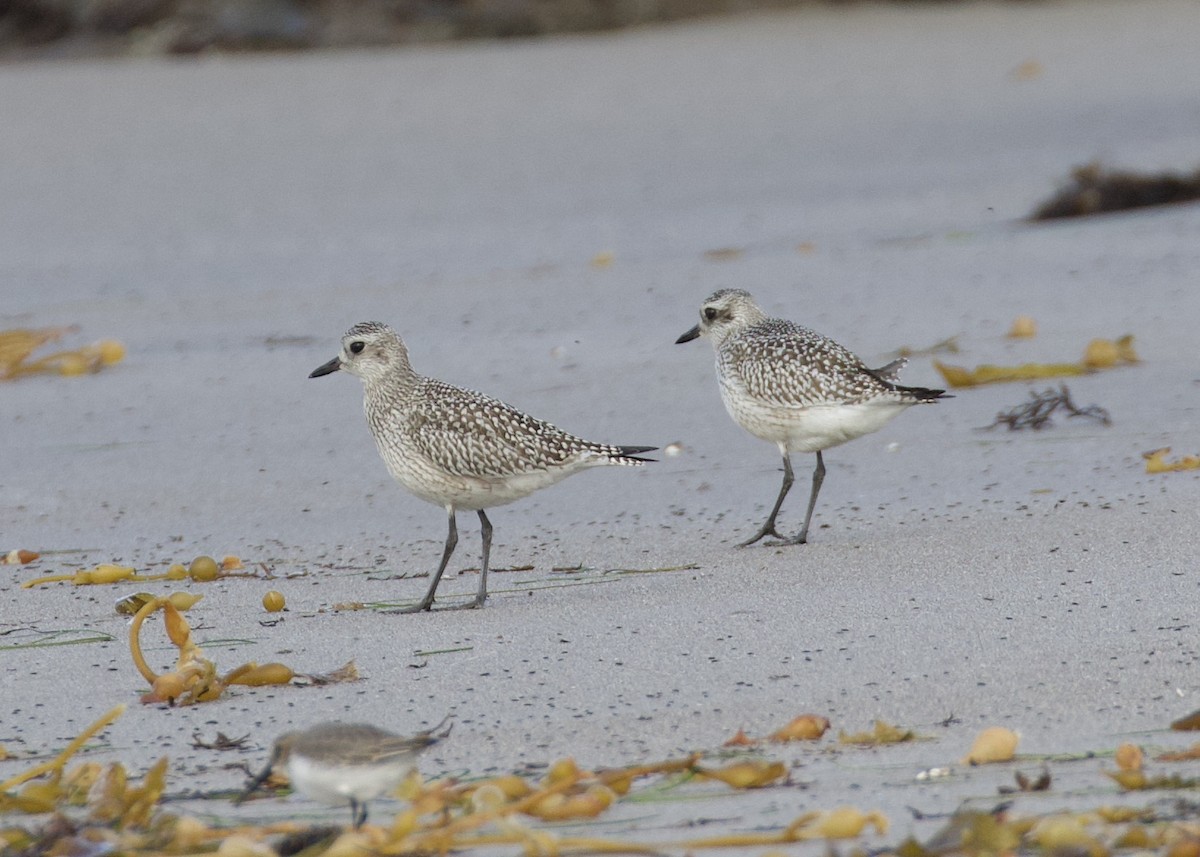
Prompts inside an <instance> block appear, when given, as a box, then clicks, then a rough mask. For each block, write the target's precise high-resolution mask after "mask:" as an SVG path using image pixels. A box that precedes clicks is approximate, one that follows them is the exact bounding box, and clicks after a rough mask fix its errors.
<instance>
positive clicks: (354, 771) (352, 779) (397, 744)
mask: <svg viewBox="0 0 1200 857" xmlns="http://www.w3.org/2000/svg"><path fill="white" fill-rule="evenodd" d="M442 722H443V723H444V722H445V721H442ZM440 728H441V724H440V723H439V724H438V725H437V726H435V727H433V729H429V730H427V731H425V732H418V733H417V734H416V735H414V736H412V737H411V738H406V737H404V736H401V735H397V734H395V733H394V732H388V731H387V730H386V729H380V728H379V727H378V726H372V725H371V724H369V723H321V724H318V725H316V726H313V727H311V728H309V729H305V730H303V731H302V732H287V733H284V734H283V735H280V736H279V738H277V739H276V741H275V746H274V747H273V748H272V750H271V759H270V761H268V762H267V765H266V767H265V768H263V769H262V771H261V772H260V773H259V774H258V775H257V776H256V777H255V778H254V779H253V780H251V782H250V784H249V785H248V786H246V789H245V791H243V792H242V794H241V795H240V796H239V797H238V799H237V802H238V803H241V802H242V801H243V800H245V799H246V798H247V797H249V796H250V795H251V793H253V792H254V790H255V789H257V788H258V787H259V786H260V785H262V783H263V782H264V781H265V780H266V779H267V777H269V776H270V775H271V771H272V770H274V768H275V767H276V766H277V765H284V766H286V768H287V775H288V779H289V780H290V781H291V784H292V788H294V789H295V790H296V791H298V792H300V794H302V795H304V796H305V797H307V798H309V799H311V800H315V801H317V802H318V803H324V804H328V805H329V806H347V805H349V807H350V812H351V813H352V819H353V822H354V827H355V829H357V828H359V827H361V826H362V823H363V822H364V821H366V820H367V803H368V801H370V800H372V799H373V798H377V797H379V796H380V795H381V794H384V793H385V792H390V791H391V790H392V789H394V788H396V786H398V785H400V783H402V782H403V781H404V780H405V778H406V777H408V775H409V774H411V773H412V772H413V771H414V770H416V767H417V757H418V756H419V755H420V754H421V751H422V750H424V749H425V748H427V747H431V746H432V745H434V744H436V743H437V742H438V741H440V740H442V738H444V737H446V735H447V734H449V730H447V731H446V732H443V733H441V734H440V735H439V734H434V733H436V732H437V730H438V729H440Z"/></svg>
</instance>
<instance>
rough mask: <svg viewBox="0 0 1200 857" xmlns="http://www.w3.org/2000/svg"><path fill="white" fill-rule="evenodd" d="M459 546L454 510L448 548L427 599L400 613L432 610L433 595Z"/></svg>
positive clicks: (447, 537)
mask: <svg viewBox="0 0 1200 857" xmlns="http://www.w3.org/2000/svg"><path fill="white" fill-rule="evenodd" d="M457 544H458V527H457V526H456V525H455V523H454V510H453V509H451V510H450V532H449V533H447V535H446V548H445V550H443V551H442V563H441V565H439V566H438V570H437V573H436V574H434V575H433V582H432V583H430V584H429V590H428V591H427V592H426V593H425V597H424V598H422V599H421V603H420V604H418V605H417V606H416V607H408V608H406V609H404V610H400V611H398V612H400V613H420V612H421V611H422V610H431V609H432V608H433V595H434V593H435V592H437V588H438V584H439V583H440V582H441V580H442V575H443V574H444V573H445V571H446V565H447V564H448V563H449V562H450V556H451V554H453V553H454V548H455V546H456V545H457Z"/></svg>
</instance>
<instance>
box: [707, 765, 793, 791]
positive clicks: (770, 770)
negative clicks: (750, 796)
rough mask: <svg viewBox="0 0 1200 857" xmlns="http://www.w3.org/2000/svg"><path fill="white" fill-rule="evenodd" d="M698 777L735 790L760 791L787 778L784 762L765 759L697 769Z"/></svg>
mask: <svg viewBox="0 0 1200 857" xmlns="http://www.w3.org/2000/svg"><path fill="white" fill-rule="evenodd" d="M695 774H696V776H698V777H701V778H703V779H707V780H719V781H720V782H723V783H724V784H725V785H727V786H729V787H730V788H734V789H758V788H762V787H763V786H769V785H770V784H771V783H773V782H775V781H776V780H779V779H782V778H783V777H786V776H787V766H786V765H784V764H783V762H768V761H767V760H765V759H750V760H746V761H741V762H733V763H731V764H729V765H726V766H725V767H723V768H701V767H699V766H697V767H696V768H695Z"/></svg>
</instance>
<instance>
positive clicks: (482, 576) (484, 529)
mask: <svg viewBox="0 0 1200 857" xmlns="http://www.w3.org/2000/svg"><path fill="white" fill-rule="evenodd" d="M479 528H480V533H481V535H482V536H483V566H482V567H481V568H480V570H479V592H478V593H477V594H476V595H475V602H474V603H473V604H472V605H471V606H472V607H482V606H483V602H484V601H486V600H487V574H488V560H489V559H490V558H491V554H492V522H491V521H489V520H488V517H487V515H485V514H484V513H483V509H480V510H479Z"/></svg>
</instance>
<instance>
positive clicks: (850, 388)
mask: <svg viewBox="0 0 1200 857" xmlns="http://www.w3.org/2000/svg"><path fill="white" fill-rule="evenodd" d="M717 365H718V371H719V373H720V376H721V378H722V379H723V380H724V379H728V381H729V382H730V383H733V384H735V385H738V386H740V387H742V389H743V390H744V392H745V393H746V394H747V395H750V396H753V397H754V398H756V399H759V400H761V401H763V402H766V403H770V404H773V405H782V406H790V407H810V406H813V405H825V404H857V403H860V402H865V401H869V400H871V399H874V398H878V397H885V398H892V397H895V398H897V399H901V398H903V396H902V394H901V393H899V392H897V391H896V388H895V385H893V384H891V383H889V382H886V381H884V380H882V379H881V378H880V377H879V376H878V375H876V374H875V373H873V372H872V371H871V370H870V369H868V368H867V366H866V364H865V363H863V361H862V360H860V359H859V358H858V357H857V356H855V355H854V354H853V353H852V352H851V351H849V350H848V349H846V348H844V347H843V346H841V345H839V344H838V343H836V342H834V341H833V340H832V339H830V338H829V337H827V336H822V335H821V334H819V333H817V332H816V331H814V330H810V329H809V328H807V327H803V326H802V325H799V324H796V323H795V322H791V321H787V320H786V319H782V318H764V319H763V320H762V321H759V322H756V323H755V324H751V325H748V326H746V327H744V328H742V329H741V330H739V331H738V332H736V333H734V334H732V335H730V336H728V337H727V338H726V339H725V340H724V342H723V343H722V344H721V346H720V347H719V348H718V349H717Z"/></svg>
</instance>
